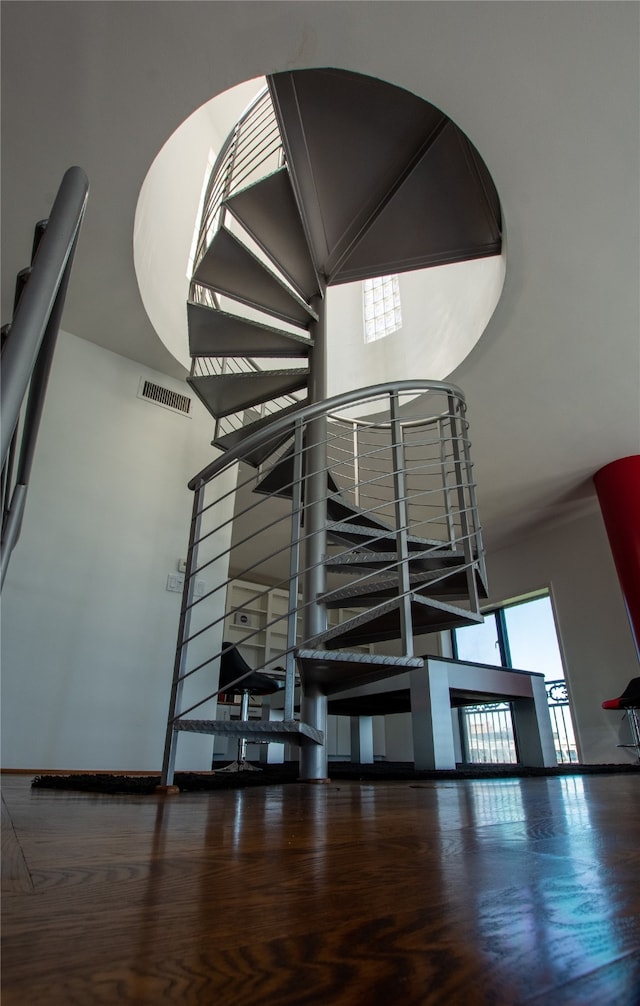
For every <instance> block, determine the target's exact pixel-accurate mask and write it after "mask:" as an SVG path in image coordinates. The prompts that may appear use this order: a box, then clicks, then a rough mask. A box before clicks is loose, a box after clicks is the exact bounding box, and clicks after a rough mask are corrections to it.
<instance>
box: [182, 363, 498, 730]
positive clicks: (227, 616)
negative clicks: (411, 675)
mask: <svg viewBox="0 0 640 1006" xmlns="http://www.w3.org/2000/svg"><path fill="white" fill-rule="evenodd" d="M318 423H320V424H322V430H323V448H324V460H323V464H322V470H321V475H322V477H323V478H324V479H325V484H326V497H325V499H324V500H323V507H324V508H325V510H326V520H325V524H324V528H323V531H322V532H321V534H322V536H323V538H324V541H323V547H322V550H321V553H320V554H321V555H322V559H321V562H320V563H317V562H315V563H313V564H312V566H313V569H312V566H310V564H309V562H308V560H307V558H306V556H307V554H309V555H317V554H318V551H317V548H315V547H314V548H309V542H310V539H311V537H312V536H313V535H317V534H318V533H319V532H317V531H313V532H312V531H310V530H307V526H308V522H307V521H306V519H305V518H306V511H305V500H304V486H305V482H306V480H308V479H309V478H310V477H312V476H313V474H314V473H313V472H312V471H311V470H310V464H311V462H312V455H311V452H309V451H308V449H307V446H306V444H307V439H308V436H307V435H308V433H309V431H310V429H311V428H312V426H314V424H315V427H314V429H315V431H316V432H317V426H318ZM285 433H286V434H287V438H286V439H285V440H284V441H283V434H285ZM309 439H310V438H309ZM316 439H317V438H316ZM270 443H272V444H273V446H274V452H273V454H272V455H271V457H270V458H269V461H268V463H267V464H264V465H263V466H262V468H261V470H260V471H259V472H256V470H255V469H254V468H252V467H250V462H251V460H252V458H253V456H254V454H255V453H256V452H257V453H259V454H261V455H264V453H265V448H266V450H267V451H268V447H269V444H270ZM276 445H277V448H276ZM313 458H317V454H316V453H314V455H313ZM314 463H315V464H316V466H317V460H316V461H315V462H314ZM189 486H190V488H191V489H192V490H194V504H193V517H192V523H191V535H190V541H189V548H188V558H187V570H186V574H185V584H184V593H183V604H182V612H181V618H180V629H179V638H178V645H177V649H176V660H175V667H174V683H173V691H172V700H171V702H172V704H171V713H170V724H173V723H175V721H176V720H178V719H179V718H180V717H188V716H189V714H191V713H193V711H194V710H196V709H198V710H202V708H203V707H206V706H207V705H208V704H209V703H211V702H212V701H213V700H215V699H216V697H217V695H218V692H219V689H218V686H217V680H218V671H219V666H220V657H221V653H222V645H223V642H224V641H230V642H232V643H233V644H234V645H235V646H236V647H237V648H238V649H239V650H240V652H241V653H242V654H243V655H244V656H245V658H246V659H247V661H248V663H249V665H250V666H251V667H252V669H253V670H266V671H269V672H273V671H274V669H275V668H276V667H278V668H282V669H283V673H284V676H285V680H286V693H285V699H284V709H285V719H288V718H289V719H292V718H293V710H294V691H295V681H296V676H295V673H296V672H295V654H296V652H297V650H298V649H300V648H301V647H309V646H321V647H323V648H325V647H326V648H329V649H331V648H334V647H336V646H339V647H340V649H341V650H342V649H345V646H344V645H343V644H342V642H341V635H342V633H343V632H344V631H345V627H346V628H347V629H348V628H349V627H350V626H356V627H357V626H360V625H362V624H363V622H364V623H366V624H369V623H371V622H372V620H374V619H375V618H376V617H377V615H378V613H384V611H386V610H387V609H388V607H389V604H390V603H396V600H397V599H399V598H404V597H407V596H410V595H412V594H413V592H415V591H420V592H421V594H422V595H424V594H425V592H426V593H429V592H431V593H433V596H434V597H435V598H437V597H442V595H443V591H444V596H445V598H449V594H448V593H447V591H448V590H449V589H450V588H449V586H448V584H449V583H453V580H452V579H451V578H452V577H455V578H456V583H457V586H456V587H455V589H452V591H451V596H453V597H454V599H455V600H454V603H455V605H456V606H457V608H456V609H455V610H458V608H459V609H460V613H461V614H463V615H464V614H465V612H466V613H468V614H469V615H470V617H471V618H474V619H475V618H478V619H479V599H478V582H480V583H482V582H483V580H484V577H485V568H484V551H483V545H482V534H481V527H480V523H479V519H478V513H477V504H476V495H475V484H474V481H473V471H472V464H471V460H470V456H469V437H468V423H467V418H466V403H465V399H464V395H463V393H462V392H461V391H460V389H458V388H457V387H456V386H455V385H452V384H447V383H444V382H435V381H400V382H396V383H391V384H385V385H378V386H375V387H371V388H365V389H360V390H358V391H353V392H348V393H345V394H342V395H339V396H336V397H335V398H332V399H329V400H327V401H325V402H321V403H318V404H314V405H309V406H306V407H304V408H301V409H299V410H298V411H297V412H296V413H294V414H293V415H289V416H283V417H282V418H280V419H276V420H274V421H273V422H272V423H271V424H270V426H269V428H268V429H266V430H262V431H257V432H255V433H254V434H252V435H250V436H248V437H246V439H245V440H244V441H243V442H242V443H241V444H239V445H238V446H237V447H236V448H235V449H233V450H230V451H228V452H227V453H226V454H225V455H224V456H222V457H220V458H218V459H216V460H215V461H213V462H212V463H211V464H210V465H208V466H207V467H206V468H204V469H203V470H202V471H201V472H199V473H198V474H197V475H196V476H195V477H194V478H193V479H192V480H191V482H190V483H189ZM354 525H355V528H356V530H355V531H354V530H353V528H354ZM314 526H315V527H317V526H318V525H317V521H314ZM354 535H355V536H356V544H355V545H354V544H353V541H352V540H351V539H352V538H353V536H354ZM363 555H364V556H365V559H364V565H360V564H359V562H358V561H357V557H358V556H359V557H360V558H361V557H362V556H363ZM354 556H356V559H355V560H354ZM452 556H455V557H456V564H455V566H451V565H450V563H451V561H452V560H451V557H452ZM318 565H321V566H322V568H323V577H324V581H323V590H322V591H321V592H320V595H318V594H314V596H311V597H309V596H306V593H305V589H304V584H305V580H306V579H307V577H309V575H310V573H312V572H313V570H315V568H316V567H317V566H318ZM462 582H463V583H462ZM461 583H462V587H460V584H461ZM369 593H371V595H372V596H371V598H370V599H368V600H367V601H366V604H363V603H362V597H363V595H368V594H369ZM377 594H379V595H380V596H379V598H378V597H377V596H376V595H377ZM433 603H434V604H436V605H437V604H441V606H442V607H443V608H446V607H447V605H446V604H442V603H441V602H438V601H434V602H433ZM310 606H313V607H317V606H319V607H320V608H321V609H322V612H323V617H324V618H325V621H326V631H325V632H324V633H322V634H321V635H322V638H319V637H318V638H315V639H314V638H309V637H305V636H304V635H303V634H302V625H303V624H304V622H305V619H304V613H305V611H306V609H308V608H309V607H310ZM363 609H364V610H363ZM452 610H454V609H452ZM417 631H424V629H423V630H420V629H419V628H416V627H415V626H412V625H411V624H409V625H408V626H407V627H406V632H408V633H409V634H411V633H412V632H417ZM387 638H389V637H387ZM398 638H400V633H398ZM405 643H406V640H401V644H402V645H403V648H404V644H405ZM346 649H351V650H356V651H358V652H370V653H373V652H375V643H372V644H370V645H369V644H364V645H361V644H355V645H352V646H349V645H347V647H346ZM405 652H407V651H406V650H405ZM238 680H241V679H238ZM196 682H198V683H197V684H196ZM228 687H229V685H228V683H227V688H228Z"/></svg>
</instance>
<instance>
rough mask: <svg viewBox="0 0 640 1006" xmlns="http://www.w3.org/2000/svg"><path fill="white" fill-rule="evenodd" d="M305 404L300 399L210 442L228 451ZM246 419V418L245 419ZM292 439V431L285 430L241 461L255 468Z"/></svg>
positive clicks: (247, 453)
mask: <svg viewBox="0 0 640 1006" xmlns="http://www.w3.org/2000/svg"><path fill="white" fill-rule="evenodd" d="M306 404H307V399H306V398H305V399H301V400H300V401H299V402H294V403H293V404H292V405H288V406H286V407H285V408H284V409H278V411H277V412H274V413H272V414H271V415H268V416H262V417H261V418H260V419H255V420H254V421H253V422H251V423H247V425H246V426H242V427H241V428H240V429H238V430H230V432H229V433H225V434H224V435H223V436H221V437H217V438H216V439H215V440H213V441H212V445H213V446H214V447H218V448H220V450H223V451H228V450H232V449H233V448H234V447H237V446H238V445H239V444H241V443H242V442H243V440H246V439H247V437H249V436H251V435H252V434H254V433H257V432H258V430H264V429H266V428H267V427H268V426H269V425H270V424H271V423H274V422H275V421H276V420H277V419H281V418H282V417H283V416H286V415H288V414H289V413H291V412H295V411H296V410H297V409H301V408H304V406H305V405H306ZM245 418H246V417H245ZM292 437H293V430H291V429H290V428H286V429H285V430H282V431H281V432H280V433H279V434H278V435H277V436H274V437H272V438H271V439H267V440H265V441H261V443H260V444H259V446H258V447H254V448H253V449H250V450H249V451H247V452H246V453H243V454H242V460H243V461H246V462H247V463H248V464H250V465H253V466H254V467H255V468H257V467H258V466H259V465H261V464H262V463H263V462H264V461H266V460H267V458H268V457H270V455H271V454H273V452H274V451H277V450H278V448H279V447H282V445H283V444H284V443H286V442H287V440H291V438H292Z"/></svg>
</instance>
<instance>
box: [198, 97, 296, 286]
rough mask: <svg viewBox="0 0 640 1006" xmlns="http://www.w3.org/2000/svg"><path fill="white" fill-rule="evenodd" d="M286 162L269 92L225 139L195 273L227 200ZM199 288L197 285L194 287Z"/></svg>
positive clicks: (202, 226) (209, 195)
mask: <svg viewBox="0 0 640 1006" xmlns="http://www.w3.org/2000/svg"><path fill="white" fill-rule="evenodd" d="M281 162H282V140H281V138H280V133H279V129H278V125H277V122H276V117H275V111H274V108H273V103H272V100H271V96H270V94H269V91H268V89H267V88H266V87H265V88H264V89H263V90H262V91H261V92H260V94H258V95H257V97H256V98H255V99H254V101H252V102H251V104H250V105H249V107H248V108H247V110H246V112H245V113H244V114H243V115H242V117H241V118H240V119H239V120H238V122H237V123H236V125H235V127H234V128H233V130H232V131H231V133H230V134H229V136H228V137H227V139H226V140H225V142H224V144H223V146H222V148H221V150H220V153H219V154H218V156H217V158H216V161H215V164H214V166H213V169H212V171H211V175H210V177H209V182H208V184H207V189H206V192H205V198H204V204H203V209H202V217H201V223H200V234H199V237H198V244H197V247H196V254H195V261H194V272H195V270H196V268H197V266H198V265H199V263H200V262H201V260H202V258H203V257H204V254H205V252H206V250H207V248H208V246H209V244H210V242H211V240H212V238H213V235H214V234H215V233H216V231H217V230H218V228H219V227H220V226H221V225H222V223H223V221H224V213H225V209H224V200H225V199H227V198H228V196H230V195H232V194H233V193H234V192H236V191H237V190H238V189H240V188H242V187H243V186H245V185H248V184H249V183H250V182H251V181H252V180H254V179H256V178H258V177H261V176H262V175H266V174H268V172H269V171H270V170H273V169H275V168H276V167H279V166H280V164H281ZM192 286H196V284H192Z"/></svg>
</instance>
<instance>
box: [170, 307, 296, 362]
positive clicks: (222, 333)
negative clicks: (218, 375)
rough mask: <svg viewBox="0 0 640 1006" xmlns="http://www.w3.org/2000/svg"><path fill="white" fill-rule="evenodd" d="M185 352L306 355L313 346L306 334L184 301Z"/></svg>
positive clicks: (215, 354) (193, 353)
mask: <svg viewBox="0 0 640 1006" xmlns="http://www.w3.org/2000/svg"><path fill="white" fill-rule="evenodd" d="M187 324H188V329H189V353H190V355H191V357H199V356H219V357H220V356H231V357H233V356H255V357H263V356H268V357H278V356H281V357H288V356H291V357H293V356H306V355H308V352H309V349H310V348H311V347H312V346H313V341H312V339H310V338H309V337H308V336H307V335H303V334H302V333H298V332H295V333H294V332H287V331H285V330H284V329H281V328H275V327H274V326H272V325H266V324H264V323H262V322H259V321H253V320H251V319H250V318H243V317H241V316H240V315H237V314H232V313H231V312H229V311H221V310H220V309H219V308H214V307H208V306H207V305H206V304H195V303H193V302H192V301H188V302H187Z"/></svg>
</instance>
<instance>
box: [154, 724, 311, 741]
mask: <svg viewBox="0 0 640 1006" xmlns="http://www.w3.org/2000/svg"><path fill="white" fill-rule="evenodd" d="M174 728H175V729H176V730H181V731H187V732H189V733H195V734H212V735H214V736H226V737H239V738H242V737H246V739H247V740H251V739H254V740H255V739H262V740H267V741H269V742H270V743H274V744H322V743H323V742H324V734H323V732H322V730H316V729H315V727H311V726H309V724H308V723H300V722H299V721H298V720H279V721H278V720H188V719H185V720H176V722H175V724H174Z"/></svg>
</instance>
